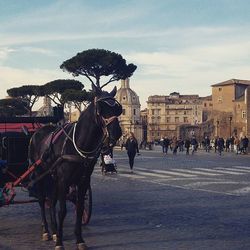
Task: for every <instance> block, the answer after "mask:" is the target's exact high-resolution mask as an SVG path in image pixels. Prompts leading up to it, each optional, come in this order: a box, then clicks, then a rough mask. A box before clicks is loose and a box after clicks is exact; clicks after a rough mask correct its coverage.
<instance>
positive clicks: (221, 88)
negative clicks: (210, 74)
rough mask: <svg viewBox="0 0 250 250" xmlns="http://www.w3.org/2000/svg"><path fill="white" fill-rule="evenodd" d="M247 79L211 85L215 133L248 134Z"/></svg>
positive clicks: (224, 134) (227, 134)
mask: <svg viewBox="0 0 250 250" xmlns="http://www.w3.org/2000/svg"><path fill="white" fill-rule="evenodd" d="M249 87H250V81H249V80H239V79H231V80H227V81H224V82H220V83H217V84H214V85H212V102H213V118H214V125H215V127H216V131H215V135H217V136H222V137H224V138H226V137H229V136H231V135H238V136H239V137H242V136H245V135H246V136H249V135H250V130H249V124H248V122H249V119H248V115H249V112H250V107H249V101H250V98H249Z"/></svg>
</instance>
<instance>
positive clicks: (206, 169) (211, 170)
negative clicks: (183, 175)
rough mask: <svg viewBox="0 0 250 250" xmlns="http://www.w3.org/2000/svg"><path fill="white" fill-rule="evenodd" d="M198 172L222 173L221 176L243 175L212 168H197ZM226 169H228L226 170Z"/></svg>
mask: <svg viewBox="0 0 250 250" xmlns="http://www.w3.org/2000/svg"><path fill="white" fill-rule="evenodd" d="M195 169H198V170H202V171H205V172H210V173H213V172H214V173H220V174H231V175H241V174H242V173H239V172H233V171H229V170H222V169H220V168H216V169H214V168H213V169H210V168H195ZM225 169H226V168H225Z"/></svg>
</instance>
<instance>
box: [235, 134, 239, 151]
mask: <svg viewBox="0 0 250 250" xmlns="http://www.w3.org/2000/svg"><path fill="white" fill-rule="evenodd" d="M239 150H240V139H239V137H238V136H237V135H236V136H235V139H234V151H235V153H236V154H239Z"/></svg>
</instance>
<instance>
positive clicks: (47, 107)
mask: <svg viewBox="0 0 250 250" xmlns="http://www.w3.org/2000/svg"><path fill="white" fill-rule="evenodd" d="M52 114H53V107H52V105H51V100H50V99H49V97H47V96H45V97H43V105H42V107H41V108H39V109H38V110H37V116H50V115H52Z"/></svg>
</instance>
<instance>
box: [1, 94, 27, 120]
mask: <svg viewBox="0 0 250 250" xmlns="http://www.w3.org/2000/svg"><path fill="white" fill-rule="evenodd" d="M27 113H28V103H27V102H26V101H23V100H22V99H20V98H9V99H1V100H0V116H1V117H13V116H19V115H25V114H27Z"/></svg>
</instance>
